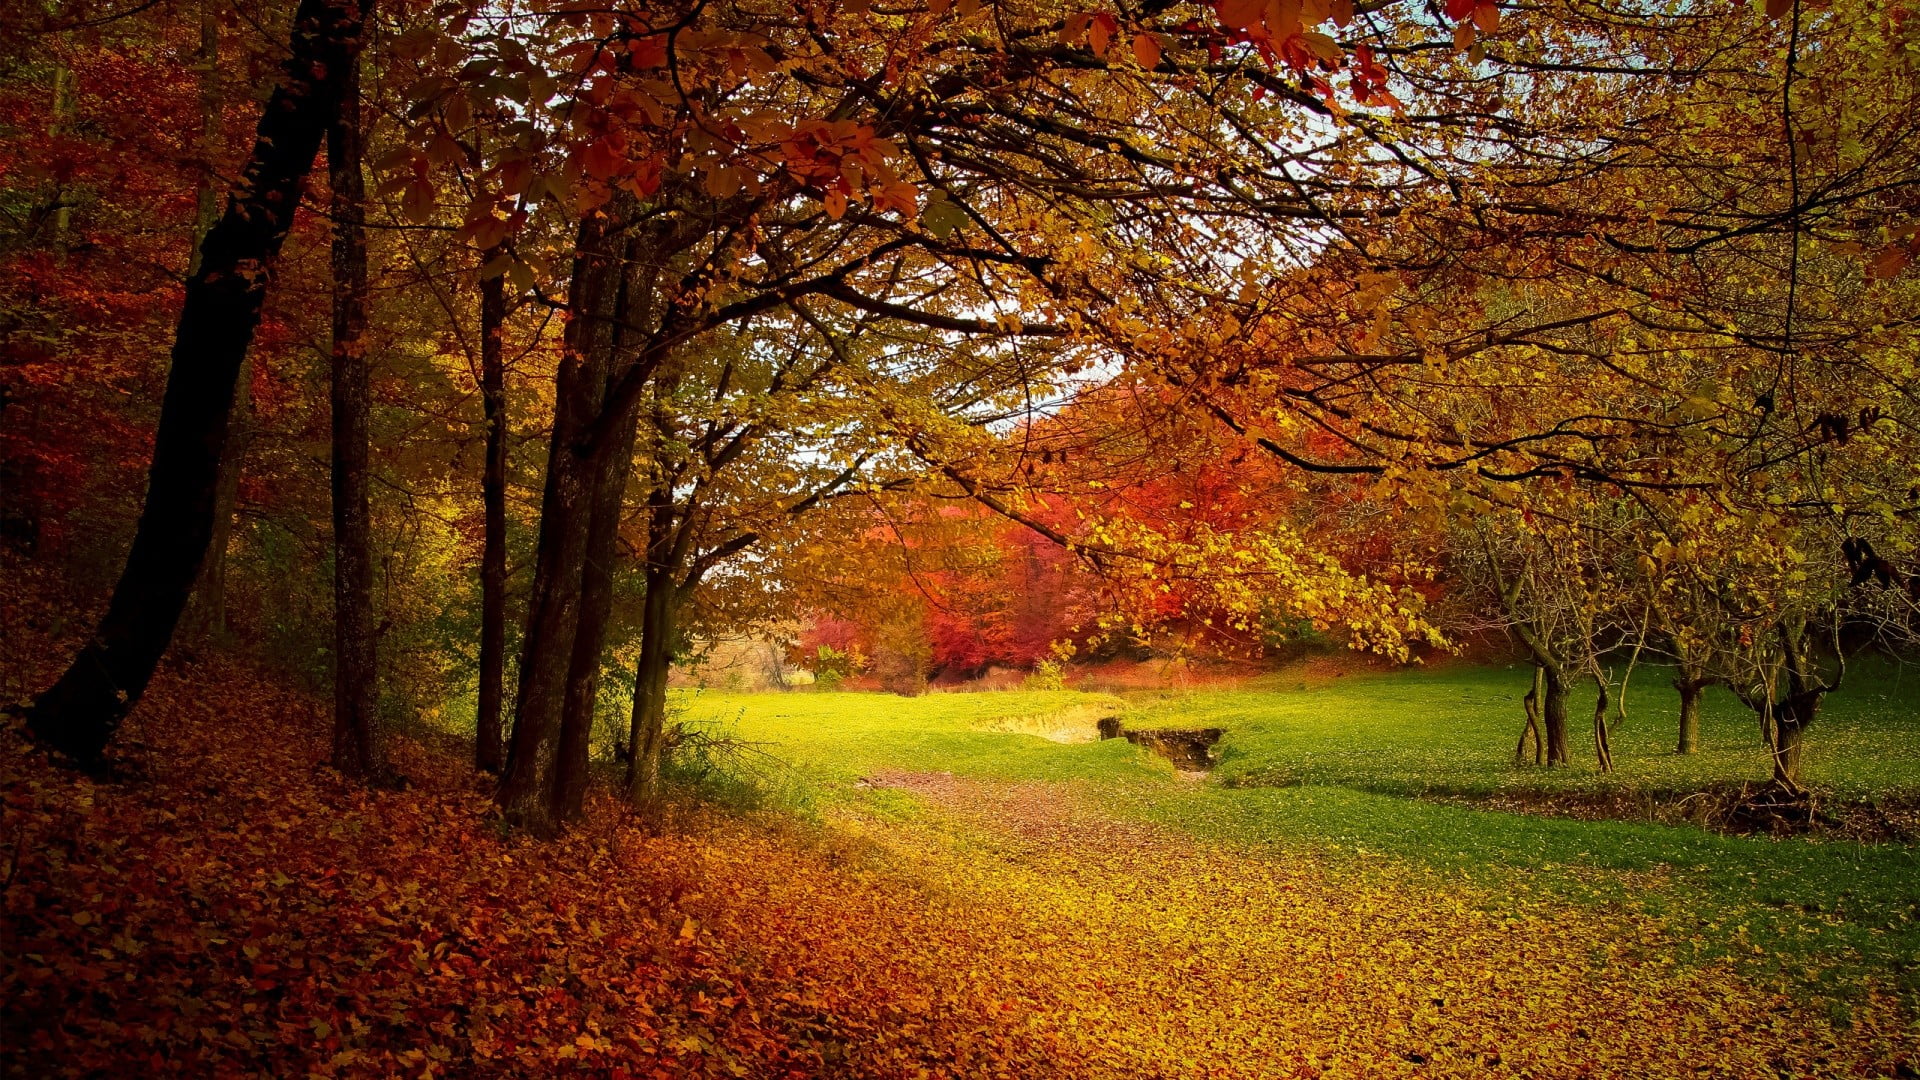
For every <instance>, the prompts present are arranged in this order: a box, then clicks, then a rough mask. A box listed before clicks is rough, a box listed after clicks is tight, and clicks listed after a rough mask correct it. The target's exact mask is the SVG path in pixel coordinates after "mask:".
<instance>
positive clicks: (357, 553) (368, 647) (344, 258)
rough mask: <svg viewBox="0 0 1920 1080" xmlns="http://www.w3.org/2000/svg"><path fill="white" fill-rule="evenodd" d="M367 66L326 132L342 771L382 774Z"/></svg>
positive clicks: (336, 754) (346, 90)
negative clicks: (363, 93)
mask: <svg viewBox="0 0 1920 1080" xmlns="http://www.w3.org/2000/svg"><path fill="white" fill-rule="evenodd" d="M360 66H361V65H360V62H359V58H358V57H357V56H356V57H354V58H353V59H352V60H351V61H349V67H348V69H347V71H346V73H345V76H344V80H343V82H344V85H343V87H342V91H341V99H340V108H339V112H338V115H337V116H336V117H335V119H334V122H333V124H332V125H331V126H330V127H329V128H328V129H327V180H328V184H329V186H330V187H331V189H332V193H333V194H332V199H331V202H330V204H329V206H330V209H331V211H332V214H333V251H332V255H333V258H332V270H333V349H332V364H331V373H330V374H331V378H330V381H329V385H330V387H331V395H330V396H331V402H332V407H333V474H332V475H333V660H334V667H333V765H334V767H335V768H337V769H339V770H340V771H341V772H344V773H346V774H347V775H349V776H355V777H360V778H363V779H373V778H377V777H379V776H380V774H381V772H382V769H383V765H382V762H381V755H380V742H379V733H378V731H377V725H378V717H377V716H376V711H377V710H378V708H379V703H380V690H379V686H380V680H379V668H378V665H377V662H376V659H375V650H376V638H377V631H376V630H375V629H374V621H373V534H372V529H373V525H372V520H371V510H370V507H369V499H368V492H367V484H368V469H369V467H370V466H369V463H368V458H369V453H370V447H369V440H370V436H369V433H368V424H369V411H370V408H371V403H370V402H369V400H368V385H367V384H368V371H367V369H368V360H367V340H366V332H367V207H366V181H365V177H364V173H363V172H362V163H361V159H362V157H363V150H362V147H363V145H364V136H365V132H364V131H363V130H362V124H363V114H362V110H361V106H360Z"/></svg>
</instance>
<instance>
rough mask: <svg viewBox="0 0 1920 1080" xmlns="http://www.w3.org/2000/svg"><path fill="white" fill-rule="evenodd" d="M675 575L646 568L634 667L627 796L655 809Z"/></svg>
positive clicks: (646, 809) (670, 660)
mask: <svg viewBox="0 0 1920 1080" xmlns="http://www.w3.org/2000/svg"><path fill="white" fill-rule="evenodd" d="M678 592H679V590H678V588H677V586H676V585H675V584H674V580H673V575H672V574H671V573H670V572H667V571H665V570H664V569H662V568H659V567H649V568H648V571H647V598H646V607H645V610H644V613H643V615H642V620H641V631H640V662H639V663H638V664H637V665H636V667H635V670H634V680H633V683H634V685H633V722H632V728H631V731H630V734H629V739H630V740H631V745H632V746H633V760H632V761H630V762H629V763H628V765H627V800H628V801H629V802H631V803H632V804H633V805H634V806H635V807H637V808H638V809H640V810H641V811H642V812H644V813H648V814H651V813H653V812H654V811H655V810H656V809H657V808H658V806H659V803H660V794H661V792H660V765H661V760H662V758H663V757H664V753H665V749H666V746H665V743H666V724H667V675H668V673H669V671H670V670H671V667H672V664H673V635H674V633H675V627H674V621H675V616H676V615H677V614H678V610H677V609H678V607H679V603H678V601H679V595H678Z"/></svg>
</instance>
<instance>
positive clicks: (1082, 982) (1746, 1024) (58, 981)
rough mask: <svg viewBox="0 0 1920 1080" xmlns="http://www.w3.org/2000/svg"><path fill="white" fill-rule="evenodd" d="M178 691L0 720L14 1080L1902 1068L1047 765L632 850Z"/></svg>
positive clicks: (1869, 997) (1780, 1003)
mask: <svg viewBox="0 0 1920 1080" xmlns="http://www.w3.org/2000/svg"><path fill="white" fill-rule="evenodd" d="M8 614H9V615H14V616H18V615H19V614H20V613H19V612H18V611H12V612H9V613H8ZM30 621H37V620H28V619H25V618H16V619H10V621H9V625H12V626H26V625H27V624H28V623H29V622H30ZM24 636H25V635H24V634H19V635H14V640H13V641H10V642H9V643H8V647H7V648H6V650H5V651H6V653H7V654H8V655H7V656H6V657H5V659H6V660H7V662H8V664H9V669H10V670H11V671H12V672H14V673H15V674H20V673H22V672H23V671H24V670H25V669H30V668H33V667H34V666H35V662H34V661H32V660H30V659H29V657H30V656H31V655H32V653H31V652H29V651H28V649H27V647H26V643H25V642H23V641H22V640H21V638H22V637H24ZM39 651H40V653H41V654H42V655H54V656H57V655H58V650H39ZM190 673H191V675H192V679H191V680H187V679H184V678H183V677H182V676H181V673H179V672H168V673H166V674H165V675H164V676H163V678H162V679H161V680H159V681H158V682H157V683H156V684H155V686H154V689H153V690H152V691H151V693H150V696H149V700H148V702H147V703H146V706H145V707H144V708H143V709H142V710H141V712H140V713H139V714H138V716H137V719H136V722H135V724H134V726H133V728H132V729H131V731H130V733H129V734H130V737H131V738H130V742H129V747H130V751H131V752H130V758H131V760H133V761H134V762H136V763H137V764H138V765H139V766H140V767H141V768H142V769H144V771H145V774H144V775H136V776H133V777H131V778H127V779H117V780H111V781H104V782H96V781H94V780H89V779H86V778H83V777H81V776H78V775H76V774H73V773H71V772H67V771H63V770H60V769H56V768H54V767H52V766H51V765H50V764H49V763H48V762H47V761H46V760H45V759H44V758H43V757H42V756H41V754H40V753H39V752H38V751H36V750H33V749H31V748H29V747H27V746H26V744H25V743H24V742H23V741H22V740H21V739H20V738H19V735H18V733H17V732H8V733H6V734H5V736H4V739H3V740H0V747H4V750H3V751H0V752H3V754H4V757H0V762H3V763H4V764H3V766H0V768H3V772H0V777H3V779H4V799H5V802H4V806H5V817H4V833H0V848H3V851H4V854H3V855H0V857H3V858H4V859H5V864H4V866H3V867H0V880H4V882H5V935H6V936H5V941H4V951H5V956H6V958H7V962H6V965H5V969H4V974H0V1001H4V1003H5V1004H4V1008H5V1028H4V1032H0V1034H3V1035H4V1039H5V1045H6V1047H7V1049H8V1051H9V1053H8V1055H7V1057H6V1059H5V1061H6V1064H5V1070H6V1075H8V1076H19V1077H41V1076H57V1075H92V1076H132V1075H141V1076H148V1075H151V1076H168V1075H175V1076H196V1077H197V1076H246V1075H253V1076H275V1077H288V1076H343V1077H346V1076H351V1077H385V1076H415V1077H426V1076H475V1077H479V1076H529V1077H546V1076H599V1077H650V1076H658V1077H680V1076H691V1077H700V1076H716V1077H721V1076H746V1077H780V1076H837V1077H838V1076H846V1077H922V1076H927V1077H935V1076H951V1077H975V1076H979V1077H1136V1076H1140V1077H1293V1076H1300V1077H1311V1076H1394V1075H1404V1076H1456V1075H1458V1076H1467V1075H1472V1076H1535V1077H1563V1076H1578V1075H1601V1076H1648V1077H1654V1076H1660V1077H1666V1076H1681V1075H1688V1076H1692V1075H1699V1076H1722V1077H1753V1076H1791V1077H1802V1076H1804V1077H1829V1076H1898V1075H1910V1074H1911V1073H1912V1071H1913V1070H1914V1069H1915V1068H1916V1067H1920V1054H1916V1051H1915V1047H1916V1046H1920V1038H1916V1036H1917V1035H1920V1032H1917V1031H1916V1029H1915V1027H1914V1026H1913V1020H1912V1018H1911V1016H1910V1015H1909V1014H1907V1013H1906V1012H1905V1011H1904V1010H1903V1009H1902V1007H1901V1006H1900V1005H1899V1004H1898V1003H1897V1002H1896V1001H1894V1000H1893V999H1892V998H1890V997H1887V996H1883V995H1881V994H1878V993H1877V992H1875V991H1873V990H1872V989H1871V988H1869V989H1868V990H1867V991H1866V992H1865V993H1864V994H1863V995H1862V996H1860V997H1859V998H1858V999H1856V1000H1854V1001H1852V1002H1851V1003H1850V1005H1849V1009H1848V1010H1847V1011H1846V1013H1845V1014H1844V1015H1843V1014H1842V1013H1841V1012H1840V1011H1837V1010H1832V1009H1829V1008H1827V1007H1825V1006H1824V1005H1823V1003H1821V1002H1818V1001H1810V1000H1807V999H1806V998H1804V997H1802V996H1796V995H1794V994H1792V993H1790V992H1789V991H1787V990H1785V989H1782V988H1775V987H1769V986H1765V985H1761V984H1759V983H1756V982H1754V981H1751V979H1750V978H1749V977H1747V976H1743V975H1741V974H1739V973H1737V972H1736V971H1735V970H1734V969H1732V968H1731V967H1727V966H1721V965H1706V966H1697V965H1695V966H1689V965H1685V964H1681V963H1678V962H1676V961H1675V960H1673V959H1672V957H1673V955H1674V954H1675V950H1674V948H1673V947H1672V945H1673V943H1672V942H1671V941H1669V940H1668V939H1667V938H1666V937H1665V936H1664V932H1663V930H1662V928H1661V927H1660V926H1659V925H1658V924H1657V923H1656V922H1654V921H1652V920H1650V919H1648V918H1647V917H1644V916H1641V915H1638V914H1629V913H1626V912H1623V911H1620V910H1614V909H1609V908H1606V907H1596V906H1577V905H1567V906H1561V905H1553V904H1550V903H1547V902H1545V901H1537V902H1531V903H1529V902H1517V901H1516V900H1515V899H1514V898H1513V897H1510V896H1503V897H1497V898H1496V897H1493V896H1491V895H1488V894H1485V893H1483V892H1481V891H1479V890H1476V889H1473V888H1469V887H1465V886H1461V887H1448V888H1437V887H1435V886H1434V885H1433V884H1432V883H1431V879H1430V878H1428V879H1422V878H1419V877H1418V876H1409V875H1406V874H1403V873H1398V872H1396V870H1395V869H1394V866H1393V864H1391V863H1386V862H1382V863H1380V864H1378V865H1377V866H1375V867H1373V868H1371V869H1362V868H1356V867H1355V866H1354V865H1353V864H1352V863H1329V862H1321V861H1317V860H1312V859H1304V858H1296V859H1289V860H1281V859H1277V858H1274V857H1272V856H1270V855H1268V856H1263V855H1259V854H1256V853H1250V852H1238V851H1233V850H1228V849H1225V848H1221V847H1217V846H1210V845H1206V844H1203V843H1201V842H1199V841H1195V840H1192V839H1190V838H1187V837H1184V836H1180V835H1178V834H1174V833H1170V832H1165V831H1162V830H1159V829H1156V828H1152V827H1149V826H1144V825H1139V824H1134V823H1129V822H1121V821H1115V820H1112V819H1111V818H1109V817H1107V816H1104V815H1103V814H1102V813H1101V812H1099V811H1098V810H1097V809H1095V808H1094V807H1093V805H1092V804H1091V802H1089V801H1086V800H1082V799H1080V798H1078V797H1077V796H1076V793H1075V789H1074V788H1073V787H1072V786H1071V785H1062V784H1045V783H1027V784H987V783H981V782H974V781H965V780H956V779H954V778H952V777H947V776H941V775H930V774H894V775H887V776H882V777H880V778H878V780H879V782H880V783H882V784H884V785H887V786H889V787H894V788H904V789H906V790H907V791H909V792H911V793H912V794H913V796H914V797H915V798H916V799H919V800H922V801H924V802H925V803H926V804H928V806H929V812H928V813H926V814H913V815H908V816H907V817H905V818H904V819H903V818H901V817H898V816H892V815H889V816H880V815H881V812H880V810H879V809H878V808H879V807H881V806H882V805H883V804H882V803H874V804H872V806H873V807H874V808H873V809H868V808H865V807H867V804H863V803H857V802H856V803H852V804H845V805H850V806H851V807H852V809H842V810H841V811H838V812H836V815H835V816H834V817H833V818H832V819H830V820H828V821H826V822H824V823H821V824H819V825H805V826H802V825H797V824H794V823H792V822H790V821H785V820H783V819H779V818H776V817H768V818H764V819H756V820H750V821H749V820H740V819H736V818H728V817H722V816H719V815H715V814H702V813H688V814H686V815H683V816H682V817H681V818H680V819H679V820H677V821H675V822H674V823H673V827H672V828H670V829H668V830H666V831H664V832H662V833H659V834H653V833H648V832H645V831H642V830H641V829H639V828H637V827H635V825H633V824H632V823H631V820H630V819H629V818H628V817H626V816H625V815H624V813H623V812H622V811H620V810H619V809H618V808H616V807H614V806H612V805H602V806H598V807H596V808H595V812H594V814H593V815H592V821H591V824H590V825H589V826H588V827H586V828H584V829H581V830H578V831H576V832H574V833H572V834H570V835H569V836H568V837H567V838H566V839H564V840H563V841H561V842H558V843H550V844H548V843H537V842H531V841H526V840H523V839H518V838H515V837H512V836H508V835H505V834H503V833H502V831H501V830H500V829H499V828H497V827H496V825H495V823H494V818H493V816H492V814H491V812H490V806H491V804H490V803H489V802H488V800H487V799H486V797H485V795H484V793H483V791H482V790H481V788H480V786H479V785H478V783H477V782H476V778H475V777H474V775H473V774H472V773H471V772H470V771H469V770H468V769H467V768H466V767H465V765H464V764H462V761H463V758H462V757H461V755H460V754H459V753H457V752H456V751H455V750H454V749H453V748H449V747H438V746H434V745H427V744H421V743H417V742H411V741H407V740H396V743H395V748H394V749H395V753H394V759H395V763H396V764H397V765H398V767H399V768H400V769H401V770H402V771H403V772H404V773H405V774H406V775H407V776H408V777H410V778H411V780H412V786H410V787H409V788H408V789H406V790H404V791H367V790H366V789H364V788H362V787H360V786H358V785H354V784H348V783H344V782H342V781H341V780H340V779H339V777H338V776H337V775H336V774H334V773H333V772H332V771H331V770H329V769H327V768H325V767H324V766H320V765H318V764H316V763H318V762H320V761H322V760H323V759H324V757H325V754H326V744H325V740H324V737H323V733H324V730H325V724H324V713H323V710H322V709H321V708H320V707H319V706H318V705H317V704H316V703H314V702H312V701H309V700H306V699H304V698H301V697H299V696H297V695H294V694H290V693H287V692H285V691H281V690H277V689H275V688H274V687H272V686H270V685H268V684H267V683H266V682H265V681H264V680H262V679H260V678H259V677H258V676H256V675H255V674H253V673H251V672H250V671H249V670H248V669H246V668H243V667H240V666H237V665H231V664H227V663H224V662H206V663H203V664H202V665H200V666H198V667H196V668H194V669H192V670H191V672H190ZM203 688H212V689H203ZM1423 882H1425V883H1423ZM1903 1070H1904V1071H1903Z"/></svg>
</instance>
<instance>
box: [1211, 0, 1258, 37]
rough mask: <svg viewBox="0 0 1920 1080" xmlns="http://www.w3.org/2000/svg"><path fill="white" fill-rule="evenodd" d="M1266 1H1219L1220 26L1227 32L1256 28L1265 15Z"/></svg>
mask: <svg viewBox="0 0 1920 1080" xmlns="http://www.w3.org/2000/svg"><path fill="white" fill-rule="evenodd" d="M1266 8H1267V0H1220V24H1221V25H1222V26H1225V27H1226V28H1227V29H1229V30H1245V29H1247V28H1248V27H1251V26H1256V25H1258V24H1259V22H1260V17H1261V15H1262V14H1264V13H1265V11H1266Z"/></svg>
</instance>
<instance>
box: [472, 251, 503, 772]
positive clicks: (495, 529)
mask: <svg viewBox="0 0 1920 1080" xmlns="http://www.w3.org/2000/svg"><path fill="white" fill-rule="evenodd" d="M502 254H504V252H503V251H502V250H501V249H500V248H499V247H493V248H489V249H488V250H487V257H486V259H485V262H486V263H487V264H492V263H493V262H494V261H495V260H497V259H499V258H500V257H501V255H502ZM506 322H507V289H506V276H505V275H504V274H502V273H494V274H487V275H484V276H483V277H482V278H481V281H480V404H481V407H482V409H483V410H484V412H485V414H486V428H487V435H486V440H487V442H486V447H487V448H486V462H485V464H484V466H483V467H482V472H481V477H480V501H481V508H482V513H483V515H484V518H485V521H484V523H483V525H482V538H481V551H480V690H479V705H478V709H477V711H476V713H475V722H474V740H473V763H474V766H475V767H476V768H478V769H480V770H481V771H483V772H490V773H497V772H499V771H500V767H501V766H502V765H503V764H504V763H505V757H506V747H505V743H504V731H503V728H502V726H501V724H502V716H501V713H502V708H501V706H502V700H503V697H504V695H505V688H506V666H507V374H506V355H505V333H506Z"/></svg>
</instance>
